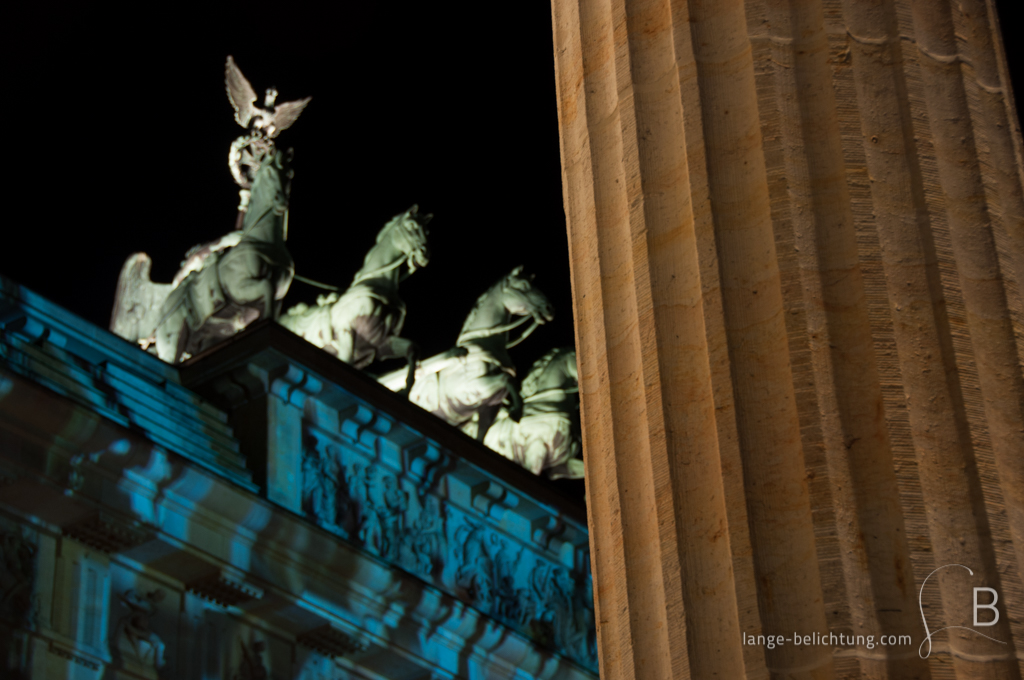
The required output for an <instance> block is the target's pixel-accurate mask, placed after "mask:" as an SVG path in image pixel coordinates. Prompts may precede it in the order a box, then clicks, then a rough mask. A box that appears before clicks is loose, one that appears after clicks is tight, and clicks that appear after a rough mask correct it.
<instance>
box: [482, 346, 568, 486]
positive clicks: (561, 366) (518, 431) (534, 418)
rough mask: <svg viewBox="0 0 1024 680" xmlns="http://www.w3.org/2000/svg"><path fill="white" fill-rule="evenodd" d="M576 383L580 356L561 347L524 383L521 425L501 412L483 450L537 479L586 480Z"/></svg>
mask: <svg viewBox="0 0 1024 680" xmlns="http://www.w3.org/2000/svg"><path fill="white" fill-rule="evenodd" d="M577 380H578V379H577V375H576V350H574V349H572V348H571V347H559V348H556V349H553V350H551V351H550V352H548V353H547V354H545V355H544V356H543V357H541V358H540V359H538V360H537V361H536V363H534V364H533V367H532V368H531V369H530V372H529V374H527V376H526V378H524V379H523V385H522V388H521V389H520V394H521V396H522V400H523V415H522V417H521V418H520V419H519V422H516V421H515V420H513V419H512V417H511V416H510V415H509V412H508V409H506V408H504V407H503V408H502V409H501V410H500V411H499V413H498V417H497V419H496V420H495V421H494V424H493V425H491V428H490V429H489V430H487V434H486V435H485V436H484V444H486V445H487V446H488V447H490V448H491V449H494V450H495V451H497V452H498V453H500V454H501V455H503V456H505V457H506V458H508V459H509V460H512V461H515V462H516V463H519V464H520V465H522V466H523V467H524V468H526V469H527V470H530V471H531V472H533V474H535V475H539V474H540V473H541V471H547V475H548V477H550V478H551V479H559V478H562V477H567V478H569V479H580V478H582V477H583V461H582V460H580V459H579V454H580V451H581V445H580V435H579V409H580V400H579V384H578V382H577Z"/></svg>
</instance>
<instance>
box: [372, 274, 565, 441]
mask: <svg viewBox="0 0 1024 680" xmlns="http://www.w3.org/2000/svg"><path fill="white" fill-rule="evenodd" d="M532 281H533V277H532V276H530V277H527V276H523V268H522V267H516V268H515V269H514V270H512V272H511V273H510V274H509V275H508V276H506V277H504V278H503V279H502V280H501V281H499V282H498V283H496V284H494V285H493V286H491V288H490V289H488V291H487V292H486V293H484V294H483V295H481V296H480V298H479V299H478V300H477V301H476V305H475V306H474V307H473V310H472V311H471V312H470V313H469V316H468V317H466V322H465V323H464V324H463V326H462V332H461V333H459V338H458V340H457V341H456V347H455V349H454V350H450V351H448V352H445V353H443V354H439V355H437V356H434V357H431V358H430V359H427V360H425V361H423V362H422V363H420V365H419V367H418V368H417V369H416V379H415V383H414V385H413V387H412V391H411V392H410V394H409V400H410V401H412V402H413V403H416V404H418V405H419V406H420V407H421V408H423V409H425V410H427V411H430V412H431V413H433V414H434V415H435V416H437V417H438V418H441V419H442V420H444V421H446V422H448V423H450V424H452V425H455V426H456V427H460V428H462V429H463V430H464V431H467V434H470V435H471V436H475V437H476V438H477V439H478V440H480V441H482V440H483V438H484V435H485V434H486V433H487V429H488V428H489V427H490V425H491V423H492V422H493V421H494V418H495V416H496V415H497V413H498V409H499V408H500V407H501V404H502V402H503V401H505V400H506V399H508V401H509V408H508V411H509V417H510V418H512V419H513V420H518V419H519V416H520V414H521V413H522V408H523V404H522V400H521V399H520V397H519V390H518V389H517V387H516V384H515V381H514V380H513V378H514V377H515V373H516V369H515V365H514V364H513V363H512V359H511V357H509V355H508V348H509V347H513V346H515V345H516V344H518V343H519V342H520V341H521V340H522V339H523V338H525V337H526V336H528V335H529V334H530V333H532V332H533V330H534V329H535V328H537V326H538V325H540V324H543V323H547V322H548V321H550V320H551V319H553V318H554V308H553V307H552V306H551V303H550V302H548V299H547V297H545V295H544V293H542V292H541V291H540V290H538V289H537V288H535V287H534V285H533V283H532ZM512 317H521V318H519V319H518V320H516V321H512V320H511V319H512ZM530 320H532V321H533V324H532V325H531V326H530V328H529V329H528V330H527V331H526V332H524V333H523V335H522V336H521V337H520V338H519V339H518V340H516V341H513V342H509V331H511V330H513V329H515V328H518V327H519V326H521V325H522V324H524V323H525V322H527V321H530ZM459 350H462V351H463V352H464V354H462V355H461V356H460V355H459V354H460V352H459ZM404 377H405V375H404V372H393V373H388V374H386V375H383V376H381V377H380V378H379V380H380V382H381V383H383V384H384V385H387V386H388V387H389V388H390V389H392V390H396V391H397V390H398V389H400V387H401V385H402V378H404Z"/></svg>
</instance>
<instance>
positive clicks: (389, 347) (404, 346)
mask: <svg viewBox="0 0 1024 680" xmlns="http://www.w3.org/2000/svg"><path fill="white" fill-rule="evenodd" d="M419 353H420V348H419V346H418V345H417V344H416V343H415V342H413V341H412V340H409V339H408V338H398V337H395V336H391V337H390V338H388V339H387V341H386V342H385V343H384V344H383V345H381V346H380V347H378V348H377V358H378V359H392V358H396V357H405V360H406V361H407V362H408V373H407V374H406V378H405V388H404V389H403V390H402V391H401V392H399V394H400V395H402V396H403V397H405V398H406V399H408V398H409V394H410V393H412V386H413V383H414V382H415V380H416V360H417V358H419Z"/></svg>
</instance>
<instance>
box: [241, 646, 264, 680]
mask: <svg viewBox="0 0 1024 680" xmlns="http://www.w3.org/2000/svg"><path fill="white" fill-rule="evenodd" d="M238 644H239V645H240V646H241V648H242V662H241V664H240V665H239V666H238V670H237V671H236V672H235V676H234V678H233V680H267V679H268V678H269V677H270V673H269V672H268V671H267V667H266V665H265V664H264V661H263V652H265V651H266V649H267V643H266V642H264V641H263V640H257V641H255V642H253V643H251V644H248V645H247V644H245V642H243V641H242V640H239V641H238Z"/></svg>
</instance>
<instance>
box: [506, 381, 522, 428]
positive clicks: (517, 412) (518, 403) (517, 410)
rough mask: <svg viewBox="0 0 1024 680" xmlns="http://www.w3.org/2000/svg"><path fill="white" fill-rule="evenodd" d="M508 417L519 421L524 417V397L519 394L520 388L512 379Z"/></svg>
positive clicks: (509, 390)
mask: <svg viewBox="0 0 1024 680" xmlns="http://www.w3.org/2000/svg"><path fill="white" fill-rule="evenodd" d="M508 401H509V406H508V417H509V418H511V419H512V421H513V422H516V423H518V422H519V419H520V418H522V417H523V397H522V396H521V395H520V394H519V388H518V387H517V386H516V384H515V383H514V382H512V381H511V380H509V381H508Z"/></svg>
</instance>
